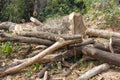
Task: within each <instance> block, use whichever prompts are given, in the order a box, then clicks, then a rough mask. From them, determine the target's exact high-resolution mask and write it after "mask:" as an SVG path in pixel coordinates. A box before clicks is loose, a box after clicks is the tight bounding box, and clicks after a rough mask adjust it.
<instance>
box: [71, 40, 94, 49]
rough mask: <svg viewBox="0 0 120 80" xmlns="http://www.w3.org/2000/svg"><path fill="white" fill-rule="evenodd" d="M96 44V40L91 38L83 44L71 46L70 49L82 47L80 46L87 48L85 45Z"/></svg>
mask: <svg viewBox="0 0 120 80" xmlns="http://www.w3.org/2000/svg"><path fill="white" fill-rule="evenodd" d="M94 43H95V41H94V39H92V38H89V39H86V40H84V41H83V42H82V43H78V44H75V45H71V46H70V47H80V46H85V45H88V44H94Z"/></svg>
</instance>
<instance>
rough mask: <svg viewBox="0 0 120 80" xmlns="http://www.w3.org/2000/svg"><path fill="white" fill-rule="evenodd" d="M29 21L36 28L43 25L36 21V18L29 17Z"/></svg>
mask: <svg viewBox="0 0 120 80" xmlns="http://www.w3.org/2000/svg"><path fill="white" fill-rule="evenodd" d="M30 20H31V21H32V22H33V23H34V24H35V25H37V26H39V25H43V24H42V23H41V22H40V21H39V20H37V19H36V18H34V17H30Z"/></svg>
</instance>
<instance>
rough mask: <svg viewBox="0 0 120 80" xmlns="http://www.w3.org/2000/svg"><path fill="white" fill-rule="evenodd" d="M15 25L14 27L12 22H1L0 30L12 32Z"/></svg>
mask: <svg viewBox="0 0 120 80" xmlns="http://www.w3.org/2000/svg"><path fill="white" fill-rule="evenodd" d="M15 25H16V23H12V22H2V23H0V30H2V29H4V30H12V29H14V26H15Z"/></svg>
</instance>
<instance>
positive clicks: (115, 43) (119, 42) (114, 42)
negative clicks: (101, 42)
mask: <svg viewBox="0 0 120 80" xmlns="http://www.w3.org/2000/svg"><path fill="white" fill-rule="evenodd" d="M112 46H119V47H120V38H114V37H113V38H112Z"/></svg>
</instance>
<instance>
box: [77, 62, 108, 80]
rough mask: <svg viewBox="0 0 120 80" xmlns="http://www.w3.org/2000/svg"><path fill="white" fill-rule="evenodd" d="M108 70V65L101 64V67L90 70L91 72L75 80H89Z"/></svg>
mask: <svg viewBox="0 0 120 80" xmlns="http://www.w3.org/2000/svg"><path fill="white" fill-rule="evenodd" d="M109 68H110V66H109V65H108V64H106V63H104V64H101V65H99V66H96V67H94V68H92V69H91V70H89V71H87V72H86V73H85V74H83V75H82V76H80V77H79V78H77V79H76V80H88V79H89V78H91V77H93V76H95V75H97V74H99V73H101V72H103V71H107V70H108V69H109Z"/></svg>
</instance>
